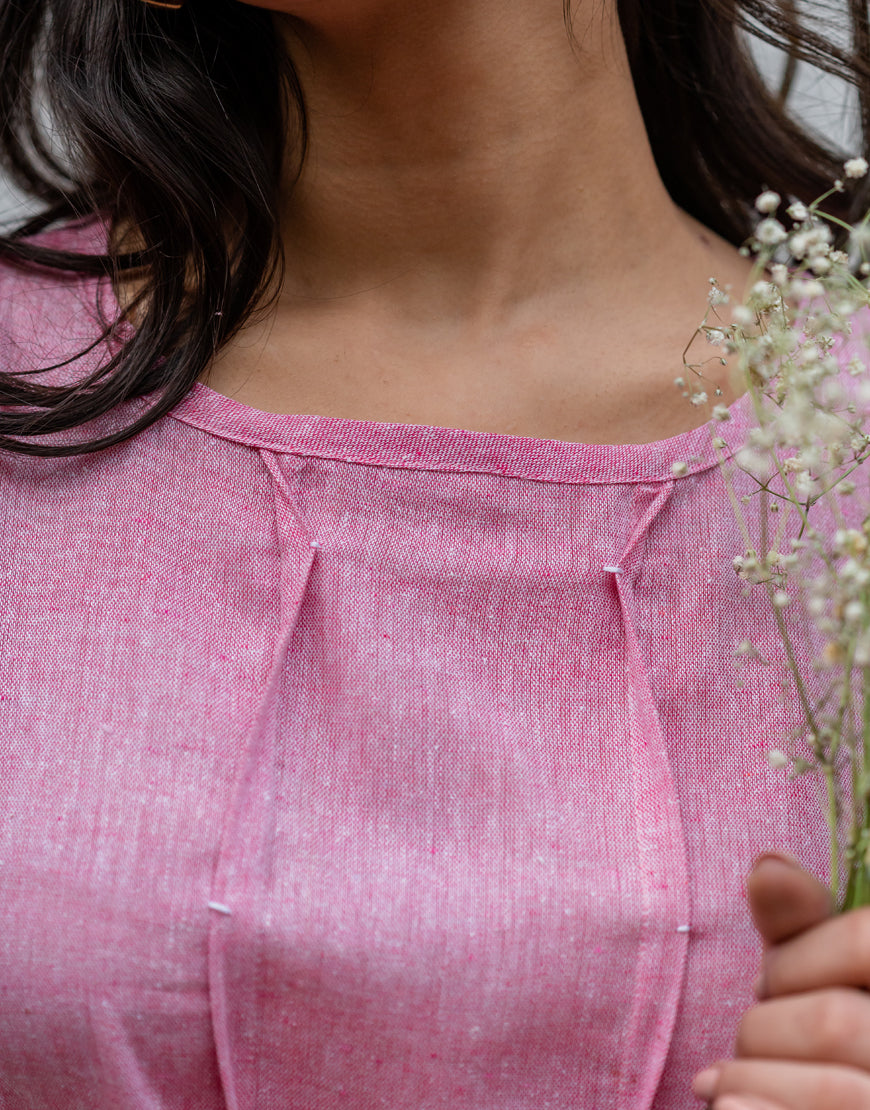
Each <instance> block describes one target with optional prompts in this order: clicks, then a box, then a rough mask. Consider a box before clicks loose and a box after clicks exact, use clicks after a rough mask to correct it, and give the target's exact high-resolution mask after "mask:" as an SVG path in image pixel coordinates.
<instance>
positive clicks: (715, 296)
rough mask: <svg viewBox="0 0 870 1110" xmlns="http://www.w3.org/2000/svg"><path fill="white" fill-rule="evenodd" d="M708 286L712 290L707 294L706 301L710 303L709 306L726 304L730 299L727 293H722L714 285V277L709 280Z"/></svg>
mask: <svg viewBox="0 0 870 1110" xmlns="http://www.w3.org/2000/svg"><path fill="white" fill-rule="evenodd" d="M710 285H711V286H712V288H711V289H710V292H709V293H708V294H707V300H708V301H709V302H710V304H711V305H714V306H715V305H719V304H728V302H729V301H730V300H731V298H730V297H729V296H728V294H727V293H724V292H723V291H722V290H721V289H720V288H719V287H718V285H717V284H716V279H715V278H714V277H711V278H710Z"/></svg>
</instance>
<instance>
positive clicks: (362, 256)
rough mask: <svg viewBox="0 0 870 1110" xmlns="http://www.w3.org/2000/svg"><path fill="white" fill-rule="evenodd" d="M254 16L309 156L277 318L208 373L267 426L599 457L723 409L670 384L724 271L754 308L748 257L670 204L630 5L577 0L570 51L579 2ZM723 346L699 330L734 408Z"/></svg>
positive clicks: (332, 5) (334, 6)
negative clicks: (547, 441)
mask: <svg viewBox="0 0 870 1110" xmlns="http://www.w3.org/2000/svg"><path fill="white" fill-rule="evenodd" d="M256 6H260V7H268V8H270V9H272V10H274V12H275V16H274V18H275V23H276V28H277V29H278V30H279V33H281V34H282V35H283V36H284V39H285V42H286V44H287V47H288V49H289V50H290V53H291V56H292V57H293V59H294V62H295V63H296V65H297V68H298V69H299V72H300V76H301V79H302V84H303V88H304V89H305V94H306V99H307V103H308V106H309V112H310V120H311V148H310V153H309V156H308V159H307V161H306V165H305V168H304V171H303V175H302V178H301V180H300V182H299V183H298V185H297V186H296V187H295V188H294V189H293V190H290V189H289V188H288V189H287V195H286V203H285V206H284V212H283V215H282V234H283V236H284V239H285V242H286V244H287V261H288V269H287V274H286V278H285V283H284V286H283V289H282V293H281V299H280V301H279V303H278V306H277V308H276V309H275V310H274V311H273V312H272V313H271V315H270V317H269V318H268V319H267V320H266V321H264V322H262V323H260V324H258V325H254V326H251V327H249V328H248V329H246V330H245V332H243V333H242V334H241V335H240V336H238V337H236V338H235V339H234V340H232V341H231V342H230V343H229V344H228V345H227V346H226V347H224V348H223V349H222V350H221V351H219V352H218V354H217V356H216V358H215V360H214V362H213V365H212V366H211V368H210V369H209V370H208V371H207V372H206V373H205V374H203V375H202V378H201V380H202V381H203V382H205V383H206V384H208V385H209V386H210V387H211V388H212V389H215V390H217V391H218V392H221V393H224V394H227V395H229V396H232V397H234V398H235V399H236V400H239V401H241V402H243V403H244V404H247V405H250V406H251V407H253V408H257V409H262V410H266V411H270V412H288V413H289V412H293V413H315V414H320V415H325V416H338V417H345V418H351V419H358V420H376V421H390V422H398V423H409V424H428V425H433V426H442V427H461V428H468V429H472V430H478V431H490V432H501V433H507V434H513V435H522V436H533V437H539V438H554V439H563V440H573V441H580V442H584V441H586V442H598V443H602V442H606V443H632V442H633V443H638V442H648V441H651V440H657V439H663V438H667V437H669V436H672V435H675V434H677V433H679V432H681V431H685V430H687V429H689V428H692V427H694V426H696V425H697V424H699V423H700V422H701V421H702V420H703V419H705V418H706V416H705V414H704V413H703V412H699V411H698V410H697V409H693V408H692V407H691V406H690V405H689V404H688V403H687V402H686V401H685V400H684V399H683V398H682V397H681V396H680V394H679V393H678V391H677V390H676V389H675V387H674V385H673V380H674V378H675V377H676V376H677V375H678V374H680V373H681V371H682V352H683V348H684V347H685V345H686V343H687V342H688V341H689V339H690V338H691V336H692V334H693V332H694V331H695V329H696V328H697V326H698V325H699V324H700V322H701V320H702V319H703V316H704V312H705V310H706V308H707V302H706V294H707V291H708V289H709V285H708V279H709V278H710V277H711V276H715V277H716V278H717V279H718V280H719V282H720V284H721V285H722V287H725V286H726V285H729V284H730V285H731V286H732V287H733V289H732V292H733V293H734V294H735V295H736V296H737V297H742V296H743V293H744V290H745V288H746V285H747V282H748V280H749V276H750V272H751V261H750V260H749V259H745V258H743V257H741V256H740V255H739V253H738V251H737V248H736V247H734V246H733V245H731V244H730V243H728V242H726V241H724V240H722V239H721V238H719V237H718V236H716V235H715V234H713V233H712V232H710V231H709V230H708V229H706V228H705V227H703V226H702V225H701V224H699V223H698V222H697V221H695V220H694V219H692V218H691V217H690V216H688V215H687V214H686V213H685V212H683V211H682V210H681V209H679V208H678V207H677V206H676V205H674V203H673V202H672V200H671V199H670V197H669V195H668V194H667V192H666V190H665V189H664V186H663V185H662V182H661V179H660V177H659V175H658V171H657V169H656V166H655V163H654V161H653V158H652V154H651V152H650V148H649V143H648V140H647V136H646V131H645V128H644V125H643V120H642V116H641V112H640V108H639V106H638V104H637V99H636V96H635V93H634V86H633V83H632V81H631V77H630V73H629V69H628V63H627V60H626V58H625V53H624V47H623V41H622V37H621V33H620V31H619V26H618V23H617V22H616V21H615V7H614V6H612V5H611V4H609V3H605V4H604V5H601V6H599V5H593V4H592V2H591V0H575V23H574V25H575V31H576V35H577V39H578V41H579V44H580V45H579V49H578V48H577V47H575V48H574V49H573V50H572V46H571V43H570V42H569V39H568V35H567V33H566V30H565V27H564V24H563V20H562V9H561V0H517V2H515V3H513V4H511V5H510V6H509V8H507V9H506V8H505V6H504V5H502V4H498V3H496V2H494V0H461V2H458V0H444V2H442V0H439V2H438V3H434V2H430V0H414V2H409V0H401V2H397V0H256ZM593 8H594V10H593ZM506 59H509V63H508V64H506ZM727 311H728V310H727V309H720V312H722V313H723V318H724V319H725V322H726V323H727V322H728V320H729V319H730V317H725V315H724V314H725V313H727ZM708 322H709V323H711V324H715V323H716V320H715V319H713V318H711V319H710V320H709V321H708ZM719 353H720V352H719V351H718V350H716V349H714V348H712V347H710V346H709V345H708V344H706V343H705V342H704V340H703V339H702V338H701V337H699V338H698V339H697V340H696V341H695V344H694V346H693V347H692V349H691V351H690V354H689V358H690V361H701V360H703V359H710V360H711V361H710V362H709V363H708V364H707V368H708V371H709V372H710V374H711V376H715V377H716V379H717V381H718V384H720V385H721V387H722V389H723V395H722V397H721V398H718V399H717V400H721V401H724V402H725V403H730V402H731V401H733V400H734V399H735V391H734V389H733V387H732V386H731V385H730V383H729V376H728V373H727V372H726V370H725V369H724V368H722V367H721V366H718V364H717V363H716V362H715V360H713V356H717V355H718V354H719Z"/></svg>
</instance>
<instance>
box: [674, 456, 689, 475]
mask: <svg viewBox="0 0 870 1110" xmlns="http://www.w3.org/2000/svg"><path fill="white" fill-rule="evenodd" d="M688 472H689V468H688V466H687V465H686V463H684V462H682V461H681V460H680V461H677V462H675V463H672V464H671V474H673V476H674V477H675V478H682V477H683V475H684V474H688Z"/></svg>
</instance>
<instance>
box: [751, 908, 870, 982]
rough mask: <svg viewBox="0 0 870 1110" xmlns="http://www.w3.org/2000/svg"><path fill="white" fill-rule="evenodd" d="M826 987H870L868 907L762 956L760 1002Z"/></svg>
mask: <svg viewBox="0 0 870 1110" xmlns="http://www.w3.org/2000/svg"><path fill="white" fill-rule="evenodd" d="M826 987H860V988H863V989H867V988H868V987H870V907H863V908H861V909H857V910H850V911H849V913H844V914H840V915H839V916H838V917H831V918H828V920H827V921H823V922H822V923H821V925H816V926H815V928H813V929H810V930H808V931H807V932H805V933H801V934H800V935H799V936H796V937H794V938H793V939H792V940H787V941H784V942H783V943H782V944H777V945H774V946H773V947H771V948H768V949H767V950H766V951H765V953H764V955H763V956H762V960H761V978H760V981H759V985H758V987H757V993H758V997H759V998H775V997H778V996H780V995H786V994H802V993H804V992H806V991H814V990H823V989H824V988H826Z"/></svg>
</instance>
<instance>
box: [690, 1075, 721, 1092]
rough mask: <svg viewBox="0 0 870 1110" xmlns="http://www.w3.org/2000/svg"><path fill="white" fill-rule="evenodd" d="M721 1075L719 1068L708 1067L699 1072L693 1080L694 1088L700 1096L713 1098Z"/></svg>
mask: <svg viewBox="0 0 870 1110" xmlns="http://www.w3.org/2000/svg"><path fill="white" fill-rule="evenodd" d="M719 1075H720V1069H719V1068H707V1069H706V1070H705V1071H699V1072H698V1074H697V1075H696V1076H695V1078H694V1079H693V1080H692V1090H693V1091H694V1092H695V1094H696V1095H697V1096H698V1098H707V1099H710V1098H713V1096H714V1095H715V1094H716V1086H717V1084H718V1083H719Z"/></svg>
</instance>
